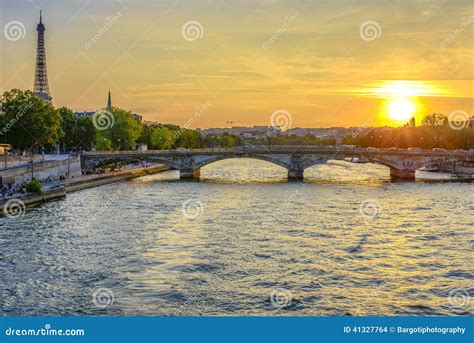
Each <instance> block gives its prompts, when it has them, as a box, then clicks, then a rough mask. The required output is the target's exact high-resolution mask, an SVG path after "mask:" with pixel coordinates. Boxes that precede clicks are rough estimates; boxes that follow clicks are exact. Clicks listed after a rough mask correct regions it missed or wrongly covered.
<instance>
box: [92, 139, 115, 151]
mask: <svg viewBox="0 0 474 343" xmlns="http://www.w3.org/2000/svg"><path fill="white" fill-rule="evenodd" d="M95 148H96V149H97V150H99V151H103V150H112V142H111V141H110V140H109V139H107V138H105V137H97V141H96V143H95Z"/></svg>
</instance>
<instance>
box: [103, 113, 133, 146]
mask: <svg viewBox="0 0 474 343" xmlns="http://www.w3.org/2000/svg"><path fill="white" fill-rule="evenodd" d="M103 113H105V114H104V115H106V116H109V114H108V113H107V112H103ZM111 115H112V118H109V119H110V121H108V123H107V125H106V126H105V127H104V126H101V125H97V124H96V125H97V126H96V127H97V128H102V130H97V137H96V141H97V142H98V143H99V142H100V143H99V146H102V144H103V143H102V142H103V140H104V138H105V139H106V140H107V141H110V147H111V148H112V149H114V150H128V149H131V148H132V147H133V146H134V145H135V143H136V141H137V139H138V137H140V133H141V130H142V125H141V124H140V123H139V122H137V121H136V120H135V118H134V117H133V115H132V113H131V112H129V111H125V110H123V109H120V108H117V107H113V108H112V111H111ZM97 121H98V120H96V123H97Z"/></svg>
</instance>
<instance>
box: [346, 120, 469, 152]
mask: <svg viewBox="0 0 474 343" xmlns="http://www.w3.org/2000/svg"><path fill="white" fill-rule="evenodd" d="M344 143H345V144H353V145H357V146H361V147H375V148H391V147H395V148H402V149H406V148H411V147H413V148H415V147H419V148H423V149H433V148H444V149H449V150H453V149H466V150H467V149H472V148H474V129H473V128H472V127H469V126H468V125H466V123H454V124H453V123H449V121H448V117H446V116H445V115H443V114H441V113H431V114H427V115H425V116H424V117H423V119H422V121H421V125H420V126H416V125H415V120H414V119H411V120H410V121H409V122H408V123H407V124H405V125H404V126H403V127H399V128H367V129H365V130H364V131H363V132H360V133H359V134H357V135H354V136H348V137H345V139H344Z"/></svg>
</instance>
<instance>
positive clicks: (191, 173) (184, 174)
mask: <svg viewBox="0 0 474 343" xmlns="http://www.w3.org/2000/svg"><path fill="white" fill-rule="evenodd" d="M200 177H201V168H197V169H184V170H180V171H179V178H180V179H181V180H184V179H188V180H189V179H194V180H199V178H200Z"/></svg>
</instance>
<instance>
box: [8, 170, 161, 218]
mask: <svg viewBox="0 0 474 343" xmlns="http://www.w3.org/2000/svg"><path fill="white" fill-rule="evenodd" d="M166 170H169V167H167V166H165V165H157V166H151V167H143V168H135V169H130V170H123V171H119V172H113V173H107V174H101V175H83V176H79V177H76V178H71V179H68V180H65V181H62V182H61V183H60V187H55V188H50V189H45V190H44V191H43V193H42V194H36V193H26V194H18V195H17V196H12V197H9V198H6V199H2V200H0V216H5V215H8V214H11V215H14V214H15V213H16V212H15V211H20V212H21V211H24V209H25V208H26V207H34V206H38V205H41V204H43V203H45V202H48V201H54V200H58V199H61V198H64V197H66V195H67V193H71V192H76V191H80V190H82V189H87V188H92V187H98V186H102V185H106V184H109V183H114V182H120V181H127V180H131V179H134V178H137V177H140V176H145V175H152V174H156V173H160V172H163V171H166Z"/></svg>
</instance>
